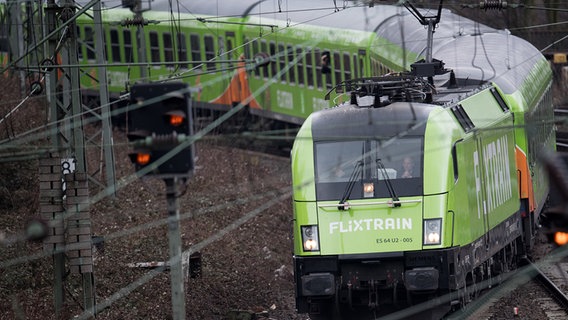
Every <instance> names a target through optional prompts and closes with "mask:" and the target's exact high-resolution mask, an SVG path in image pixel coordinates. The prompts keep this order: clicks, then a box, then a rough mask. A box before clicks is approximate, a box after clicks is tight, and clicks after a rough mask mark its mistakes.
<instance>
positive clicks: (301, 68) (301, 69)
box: [296, 47, 304, 85]
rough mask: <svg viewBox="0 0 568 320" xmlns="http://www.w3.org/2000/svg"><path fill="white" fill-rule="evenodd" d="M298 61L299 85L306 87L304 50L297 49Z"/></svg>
mask: <svg viewBox="0 0 568 320" xmlns="http://www.w3.org/2000/svg"><path fill="white" fill-rule="evenodd" d="M296 59H297V60H298V63H297V64H296V66H297V67H298V84H299V85H304V50H303V49H302V48H300V47H297V48H296Z"/></svg>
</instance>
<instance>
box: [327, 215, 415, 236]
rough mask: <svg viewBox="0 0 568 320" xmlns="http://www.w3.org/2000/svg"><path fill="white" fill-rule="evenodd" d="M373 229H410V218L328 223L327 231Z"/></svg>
mask: <svg viewBox="0 0 568 320" xmlns="http://www.w3.org/2000/svg"><path fill="white" fill-rule="evenodd" d="M375 230H412V219H411V218H386V219H380V218H376V219H361V220H349V221H347V222H344V221H339V222H337V221H335V222H330V223H329V233H330V234H334V233H337V232H339V233H349V232H359V231H375Z"/></svg>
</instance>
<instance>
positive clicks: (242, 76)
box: [212, 56, 261, 109]
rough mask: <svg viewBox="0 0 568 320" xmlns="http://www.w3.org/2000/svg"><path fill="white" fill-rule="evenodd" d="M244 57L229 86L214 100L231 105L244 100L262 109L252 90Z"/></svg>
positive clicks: (251, 105)
mask: <svg viewBox="0 0 568 320" xmlns="http://www.w3.org/2000/svg"><path fill="white" fill-rule="evenodd" d="M243 59H244V56H241V57H240V60H241V61H239V62H238V64H237V71H236V72H235V74H234V75H233V77H232V78H231V81H230V82H229V86H228V87H227V88H226V89H225V91H223V93H222V94H221V95H220V96H219V97H217V98H216V99H214V100H213V101H212V102H213V103H218V104H225V105H230V106H231V105H235V104H238V103H241V102H242V103H244V104H246V105H248V106H249V107H251V108H255V109H261V107H260V104H259V103H258V101H256V99H255V98H254V97H253V95H252V92H251V91H250V86H249V83H248V75H247V70H246V65H245V62H244V61H243Z"/></svg>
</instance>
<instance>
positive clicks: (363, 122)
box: [311, 102, 437, 140]
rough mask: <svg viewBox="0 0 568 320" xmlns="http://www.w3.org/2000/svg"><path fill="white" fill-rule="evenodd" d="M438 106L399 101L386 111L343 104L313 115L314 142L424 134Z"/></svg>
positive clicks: (384, 108) (384, 109)
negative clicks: (430, 117) (431, 114)
mask: <svg viewBox="0 0 568 320" xmlns="http://www.w3.org/2000/svg"><path fill="white" fill-rule="evenodd" d="M434 108H437V106H434V105H430V104H423V103H416V102H414V103H409V102H396V103H393V104H391V105H389V106H386V107H383V108H360V107H357V106H355V105H349V104H343V105H341V106H339V107H335V108H330V109H325V110H321V111H319V112H316V113H313V114H312V115H311V120H312V126H311V127H312V134H313V138H314V140H326V139H337V138H338V137H339V136H340V137H341V138H342V139H350V138H361V137H381V138H383V139H385V138H390V137H393V136H394V135H396V134H398V133H401V132H406V135H409V136H412V135H424V131H425V130H426V120H427V119H428V115H429V114H430V112H431V111H432V110H433V109H434Z"/></svg>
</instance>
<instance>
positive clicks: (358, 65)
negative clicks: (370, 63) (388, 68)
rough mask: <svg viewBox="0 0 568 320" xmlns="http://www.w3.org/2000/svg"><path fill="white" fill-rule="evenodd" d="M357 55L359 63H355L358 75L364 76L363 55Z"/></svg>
mask: <svg viewBox="0 0 568 320" xmlns="http://www.w3.org/2000/svg"><path fill="white" fill-rule="evenodd" d="M358 57H359V60H358V61H359V64H356V65H357V70H359V72H358V73H357V74H358V77H364V76H365V56H362V55H360V56H358Z"/></svg>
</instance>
